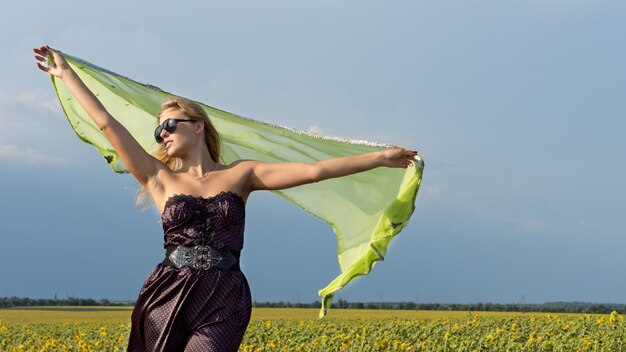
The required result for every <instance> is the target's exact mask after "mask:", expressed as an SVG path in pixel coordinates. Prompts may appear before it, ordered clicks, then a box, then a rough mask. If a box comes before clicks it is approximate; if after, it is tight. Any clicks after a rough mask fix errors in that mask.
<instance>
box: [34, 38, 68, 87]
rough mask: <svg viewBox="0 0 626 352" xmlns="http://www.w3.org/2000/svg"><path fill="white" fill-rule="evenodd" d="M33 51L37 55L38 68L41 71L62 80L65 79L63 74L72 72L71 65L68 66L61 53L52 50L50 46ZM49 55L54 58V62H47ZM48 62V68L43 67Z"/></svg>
mask: <svg viewBox="0 0 626 352" xmlns="http://www.w3.org/2000/svg"><path fill="white" fill-rule="evenodd" d="M33 51H34V52H35V54H37V55H35V59H37V60H38V61H39V62H37V66H38V67H39V69H40V70H42V71H46V72H48V73H49V74H51V75H53V76H55V77H58V78H60V79H63V74H64V73H65V72H67V71H68V70H71V68H70V65H68V64H67V61H65V59H64V58H63V56H61V55H59V53H57V52H56V51H54V50H52V49H51V48H50V47H49V46H47V45H46V46H42V47H41V48H39V49H37V48H35V49H33ZM48 55H51V56H52V62H50V61H47V60H46V59H47V56H48ZM46 62H48V63H49V64H48V65H47V66H45V65H42V63H46Z"/></svg>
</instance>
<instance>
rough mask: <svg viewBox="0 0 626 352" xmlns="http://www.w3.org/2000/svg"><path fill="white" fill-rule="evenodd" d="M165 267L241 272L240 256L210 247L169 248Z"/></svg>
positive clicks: (166, 253)
mask: <svg viewBox="0 0 626 352" xmlns="http://www.w3.org/2000/svg"><path fill="white" fill-rule="evenodd" d="M162 263H163V264H164V265H169V266H173V267H176V268H182V267H185V266H189V267H192V268H196V269H203V270H209V269H211V268H218V269H221V270H234V271H240V270H241V269H240V268H239V256H236V255H235V254H233V253H232V252H231V251H230V250H222V251H218V250H216V249H214V248H212V247H210V246H202V245H197V246H193V247H187V246H167V249H166V251H165V259H163V262H162Z"/></svg>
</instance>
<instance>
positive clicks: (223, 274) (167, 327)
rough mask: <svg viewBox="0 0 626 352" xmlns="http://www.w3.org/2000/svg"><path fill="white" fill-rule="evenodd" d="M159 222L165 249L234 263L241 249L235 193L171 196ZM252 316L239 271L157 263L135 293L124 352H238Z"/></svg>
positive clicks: (241, 212)
mask: <svg viewBox="0 0 626 352" xmlns="http://www.w3.org/2000/svg"><path fill="white" fill-rule="evenodd" d="M161 218H162V221H163V230H164V231H165V235H164V238H165V243H164V245H163V247H167V246H175V245H184V246H194V245H198V244H201V245H210V246H211V247H212V248H214V249H217V250H227V249H228V250H230V251H231V252H232V253H234V254H235V255H236V256H237V257H239V253H240V251H241V249H242V248H243V232H244V220H245V203H244V200H243V199H242V198H241V196H239V195H238V194H236V193H234V192H231V191H225V192H221V193H219V194H218V195H216V196H213V197H209V198H204V197H195V196H190V195H184V194H180V195H174V196H172V197H170V198H169V199H168V200H167V202H166V203H165V210H164V211H163V214H162V216H161ZM251 310H252V302H251V297H250V288H249V287H248V282H247V281H246V278H245V276H244V275H243V273H242V272H241V271H239V270H238V269H236V270H222V269H218V268H216V267H212V268H210V269H208V270H204V269H202V268H200V269H196V268H193V267H188V266H186V267H182V268H176V267H173V266H167V265H165V264H163V263H159V264H157V265H156V267H155V268H154V269H153V270H152V271H151V272H150V274H149V275H148V277H147V278H146V280H145V282H144V284H143V287H142V288H141V291H140V292H139V298H138V299H137V302H136V304H135V308H134V310H133V313H132V317H131V320H132V326H131V332H130V340H129V344H128V351H129V352H144V351H167V352H171V351H185V352H189V351H237V349H238V348H239V344H240V342H241V340H242V339H243V335H244V332H245V331H246V327H247V326H248V322H249V321H250V313H251Z"/></svg>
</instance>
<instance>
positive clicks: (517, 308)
mask: <svg viewBox="0 0 626 352" xmlns="http://www.w3.org/2000/svg"><path fill="white" fill-rule="evenodd" d="M134 304H135V302H133V301H130V302H124V301H110V300H108V299H106V298H103V299H100V300H98V301H96V300H94V299H91V298H77V297H67V298H61V299H46V298H42V299H33V298H28V297H15V296H12V297H0V307H1V308H9V307H28V306H134ZM253 306H254V307H256V308H318V309H319V308H321V307H322V303H321V302H320V301H315V302H313V303H292V302H284V301H279V302H257V301H254V302H253ZM331 308H334V309H387V310H392V309H396V310H455V311H477V312H478V311H480V312H543V313H588V314H608V313H611V312H612V311H617V312H618V313H620V314H624V313H625V312H626V304H614V303H602V304H598V303H587V302H549V303H541V304H521V303H508V304H502V303H472V304H457V303H453V304H442V303H415V302H348V301H347V300H345V299H341V298H340V299H338V300H337V301H336V302H335V303H333V304H332V305H331Z"/></svg>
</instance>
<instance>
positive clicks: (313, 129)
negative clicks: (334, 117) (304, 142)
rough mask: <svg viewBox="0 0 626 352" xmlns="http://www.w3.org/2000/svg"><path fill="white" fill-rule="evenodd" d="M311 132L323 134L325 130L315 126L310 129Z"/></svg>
mask: <svg viewBox="0 0 626 352" xmlns="http://www.w3.org/2000/svg"><path fill="white" fill-rule="evenodd" d="M309 132H313V133H320V134H323V133H324V130H322V129H321V128H320V127H319V126H318V125H313V126H311V127H309Z"/></svg>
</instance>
